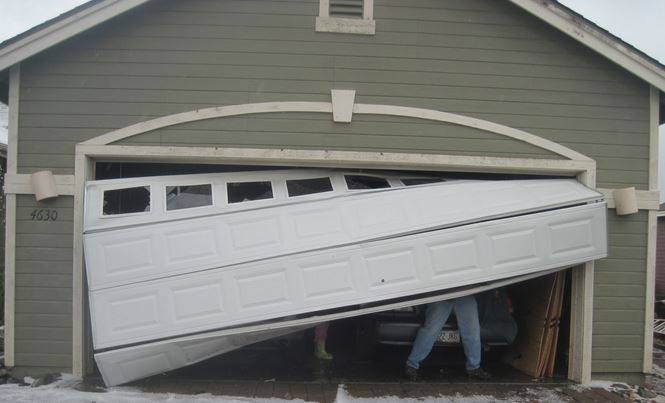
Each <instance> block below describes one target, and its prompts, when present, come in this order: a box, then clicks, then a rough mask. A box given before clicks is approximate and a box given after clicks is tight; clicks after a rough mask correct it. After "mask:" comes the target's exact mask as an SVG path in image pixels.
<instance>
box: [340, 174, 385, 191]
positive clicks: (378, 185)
mask: <svg viewBox="0 0 665 403" xmlns="http://www.w3.org/2000/svg"><path fill="white" fill-rule="evenodd" d="M344 179H345V180H346V187H348V188H349V190H367V189H383V188H389V187H390V185H389V184H388V181H387V180H386V179H385V178H377V177H375V176H366V175H344Z"/></svg>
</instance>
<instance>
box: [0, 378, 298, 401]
mask: <svg viewBox="0 0 665 403" xmlns="http://www.w3.org/2000/svg"><path fill="white" fill-rule="evenodd" d="M24 381H26V383H31V382H32V381H33V380H32V379H31V378H29V377H26V379H24ZM79 385H80V381H79V380H78V379H75V378H72V377H71V376H66V375H65V376H63V377H62V378H61V379H60V380H58V381H56V382H53V383H52V384H49V385H44V386H39V387H31V386H19V385H16V384H6V385H0V402H14V403H37V402H40V403H41V402H49V403H90V402H96V403H148V402H150V403H153V402H168V403H212V402H215V403H247V402H258V403H281V402H285V400H281V399H256V398H245V397H232V396H213V395H211V394H208V393H205V394H199V395H178V394H174V393H145V392H142V391H140V390H139V389H137V388H131V387H114V388H107V389H106V390H105V391H101V392H84V391H80V390H77V389H76V387H77V386H79ZM288 402H293V403H299V402H303V401H302V400H300V399H294V400H289V401H288Z"/></svg>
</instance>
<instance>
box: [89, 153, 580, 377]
mask: <svg viewBox="0 0 665 403" xmlns="http://www.w3.org/2000/svg"><path fill="white" fill-rule="evenodd" d="M257 169H258V170H274V169H275V167H248V166H244V167H238V166H223V165H210V166H201V165H174V164H168V165H167V164H127V163H125V164H119V163H98V164H97V166H96V179H98V180H104V179H111V178H114V179H115V178H119V177H124V178H128V177H144V176H152V175H181V174H194V173H195V174H198V173H209V172H241V171H251V170H257ZM279 169H284V168H283V167H282V168H279ZM294 169H295V168H294ZM345 171H346V172H351V173H353V171H349V170H345ZM356 173H357V174H358V175H357V176H361V174H364V173H365V171H356ZM390 174H394V172H390ZM419 174H420V175H421V176H423V177H427V176H435V175H440V173H429V172H421V173H419ZM351 176H353V175H351ZM445 176H446V177H447V178H454V179H491V180H504V179H525V178H528V179H535V178H536V177H534V176H528V175H519V176H517V175H503V174H493V175H489V174H488V175H481V174H465V173H446V174H445ZM538 179H544V178H543V177H538ZM546 179H554V178H546ZM358 180H359V181H360V182H358V183H360V185H362V186H368V184H367V183H364V182H363V180H362V179H358ZM417 184H418V183H416V185H417ZM404 185H406V186H408V185H407V184H406V183H404ZM347 186H348V179H347ZM370 186H375V184H371V185H370ZM229 189H230V188H229ZM113 200H114V199H113V198H112V197H110V198H109V199H108V200H105V203H106V202H109V203H113ZM231 201H232V200H231V198H230V196H229V203H231ZM104 208H105V209H106V208H107V207H106V206H105V207H104ZM109 208H110V209H109V210H108V211H115V210H113V208H112V207H109ZM520 214H522V213H521V212H520V213H519V214H517V215H520ZM514 216H515V215H513V217H514ZM564 249H565V248H564ZM562 251H564V252H566V251H565V250H563V249H562ZM509 260H510V259H508V260H506V261H509ZM531 281H536V280H531ZM523 284H526V286H525V285H522V286H523V287H526V289H529V288H533V287H534V286H529V285H528V284H529V283H528V282H527V283H523ZM514 287H517V288H514ZM561 289H562V290H563V289H564V287H561ZM567 289H568V290H569V289H570V287H568V288H567ZM511 290H512V291H511ZM514 290H517V291H514ZM519 290H520V287H519V286H510V287H507V289H506V291H507V292H508V293H510V292H515V293H516V295H518V299H519V298H527V297H525V296H524V295H523V294H528V292H520V291H519ZM503 291H504V290H502V292H503ZM493 292H496V291H493ZM567 292H569V291H567ZM490 293H491V292H490ZM535 294H537V295H538V296H540V295H542V294H543V293H542V292H537V293H535ZM560 299H561V301H562V302H563V301H569V299H570V297H569V296H566V297H563V298H560ZM530 305H531V304H529V303H527V302H523V301H522V302H515V304H514V308H515V313H516V315H517V314H518V313H520V312H521V311H520V307H522V308H524V307H527V306H530ZM414 311H415V312H416V313H417V312H418V308H416V309H415V310H414ZM568 311H569V308H565V309H562V310H561V313H560V315H559V316H561V315H569V313H568ZM402 312H406V310H402ZM374 316H376V315H374ZM416 316H417V315H416ZM555 316H556V315H555ZM367 319H368V318H367V317H365V316H358V317H354V318H349V319H341V320H337V321H335V322H333V325H332V326H331V329H330V336H329V340H330V343H331V345H330V349H331V351H332V352H333V354H334V355H335V360H333V364H332V365H323V366H321V365H319V364H320V363H318V361H317V360H314V361H312V360H311V358H312V349H313V347H312V344H311V343H312V341H311V339H312V337H310V334H311V329H309V330H304V331H298V332H294V333H292V334H291V335H289V336H283V337H280V338H271V339H270V340H266V341H263V342H258V343H255V344H252V345H250V346H247V347H244V348H242V349H239V350H236V351H234V352H229V353H227V354H224V355H222V356H219V357H218V358H215V359H212V360H208V361H204V362H203V363H201V364H198V365H194V366H190V367H188V368H186V369H182V370H179V371H174V372H172V374H173V375H177V374H181V375H182V376H185V375H184V374H188V373H190V374H191V373H193V372H195V370H196V369H197V368H206V366H209V365H212V364H211V363H212V362H219V363H224V362H226V364H224V365H223V366H224V367H225V368H229V367H230V368H235V369H234V370H233V371H232V372H231V374H232V375H233V376H240V375H239V374H240V373H243V372H244V371H240V370H239V368H244V367H247V371H246V373H247V374H251V373H252V371H251V370H250V369H251V368H254V367H256V365H254V366H252V365H249V364H243V363H233V361H229V360H233V359H234V357H237V358H238V359H240V358H241V357H247V356H248V355H252V356H257V357H259V358H257V360H259V361H261V362H262V363H263V366H262V368H261V369H263V368H271V369H272V370H274V371H276V372H275V374H280V375H283V374H285V373H288V372H289V371H291V370H289V369H288V368H282V369H281V370H280V369H279V367H278V366H273V365H272V364H271V365H267V363H269V362H271V360H270V359H269V358H270V357H272V356H275V357H278V359H276V360H275V365H277V364H282V365H283V364H284V363H286V366H287V367H289V368H291V367H294V368H302V369H307V371H309V372H307V371H306V373H308V374H309V375H308V376H319V375H320V374H321V373H323V374H327V376H336V377H341V378H346V377H347V376H349V375H348V374H349V373H348V372H344V371H351V372H350V373H354V371H356V372H357V371H358V369H355V370H354V369H353V368H362V367H363V366H365V368H372V366H374V365H375V363H376V362H377V361H376V356H375V355H374V354H372V351H383V350H386V349H387V350H388V352H386V353H385V354H381V355H380V356H381V360H385V359H387V358H389V357H391V353H390V352H391V351H393V350H394V351H396V352H395V353H394V354H395V357H396V358H397V357H399V356H402V357H403V355H404V351H403V350H404V348H405V345H402V348H400V347H399V344H395V343H393V344H390V343H385V342H383V341H381V340H376V338H375V339H374V343H373V344H374V345H373V346H368V344H367V343H368V342H367V341H366V340H365V341H364V343H365V344H363V342H361V339H362V337H361V336H362V335H363V334H364V335H365V336H367V335H368V333H372V332H374V333H376V330H373V331H370V332H368V331H367V330H366V329H367V327H366V324H363V322H366V321H367ZM541 319H542V318H541ZM519 320H527V322H528V321H529V320H531V321H532V320H533V318H530V319H529V318H527V319H524V318H523V317H522V318H520V319H519ZM517 321H518V319H517V318H516V322H517ZM566 323H567V321H566ZM520 326H521V327H522V328H523V329H527V328H528V323H527V324H522V325H520ZM363 329H365V330H363ZM349 330H350V333H349ZM519 333H520V332H518V334H519ZM349 334H352V335H353V337H351V338H350V337H348V335H349ZM450 334H452V333H450ZM370 340H371V339H370ZM516 340H517V339H516ZM370 343H371V341H370ZM547 343H549V344H550V345H551V344H554V345H559V344H561V343H566V345H565V346H563V348H558V349H557V350H558V351H567V340H566V338H565V337H559V338H558V339H557V340H556V341H552V340H549V341H546V342H545V344H547ZM511 344H512V343H511ZM527 344H528V343H527ZM541 344H542V343H541ZM362 345H365V348H359V346H362ZM387 345H390V346H392V347H395V346H397V348H388V347H386V346H387ZM490 347H498V346H490ZM501 347H506V346H501ZM530 348H532V347H530V346H527V347H524V349H525V350H524V351H527V350H528V351H530V350H529V349H530ZM548 348H550V349H551V347H548ZM103 349H104V347H102V350H103ZM400 350H402V351H400ZM492 350H496V348H491V349H490V350H488V359H487V360H486V361H489V362H496V363H497V365H504V366H505V364H504V363H505V361H506V360H507V358H505V357H506V354H508V355H510V353H509V352H506V351H504V353H503V354H502V357H503V358H501V360H498V359H496V357H495V356H494V355H492V354H495V353H492V354H490V353H489V351H492ZM504 350H505V349H504ZM450 351H458V352H459V351H460V350H459V349H454V348H452V349H451V350H450ZM257 352H258V353H257ZM287 352H288V353H289V354H293V357H291V358H289V359H285V357H284V356H281V358H279V357H280V354H284V353H287ZM257 354H258V355H257ZM437 354H438V353H436V352H435V354H433V355H432V358H431V359H432V360H434V362H435V361H436V356H437ZM512 354H513V356H512V360H513V361H515V360H521V359H523V358H524V357H522V356H519V357H518V355H519V354H522V355H523V352H512ZM453 355H454V353H449V354H446V356H447V357H448V356H451V357H452V356H453ZM555 356H557V355H556V354H555ZM559 356H560V357H564V358H558V360H559V361H560V362H564V363H565V355H561V354H559ZM298 357H300V358H298ZM492 357H494V358H492ZM528 358H529V359H531V357H528ZM381 360H380V361H379V362H381ZM241 361H242V360H241ZM396 361H400V360H399V359H396ZM401 361H402V362H403V359H402V360H401ZM449 361H453V362H454V360H449ZM243 362H251V360H244V361H243ZM554 362H555V364H553V371H554V372H557V373H561V368H564V369H565V368H566V365H562V364H559V365H558V366H557V365H556V360H554ZM298 363H301V364H302V365H300V364H298ZM539 365H540V364H539ZM548 365H550V364H548ZM368 366H369V367H368ZM259 367H260V366H259ZM391 367H392V366H390V365H380V366H379V368H380V369H387V368H391ZM427 367H428V365H426V366H425V368H427ZM341 368H344V369H345V370H344V371H342V372H340V369H341ZM397 368H399V370H398V372H399V371H401V369H402V366H401V365H398V366H397ZM254 369H256V368H254ZM374 369H375V370H374V371H369V372H372V373H377V371H376V369H377V368H374ZM557 369H558V371H557ZM221 371H222V372H224V370H221ZM322 371H323V372H322ZM361 372H362V371H361ZM502 372H505V371H502ZM564 372H565V370H564ZM378 373H379V374H380V373H385V371H383V372H382V371H378ZM302 374H303V373H302V372H301V375H302ZM385 375H386V376H388V375H389V374H385ZM247 376H250V375H247ZM303 376H304V375H303ZM357 376H360V377H362V375H357ZM366 376H370V375H366ZM372 376H374V375H372ZM391 376H396V375H395V374H393V375H391ZM564 376H565V373H564ZM261 377H263V375H260V374H259V378H261ZM273 378H274V376H273Z"/></svg>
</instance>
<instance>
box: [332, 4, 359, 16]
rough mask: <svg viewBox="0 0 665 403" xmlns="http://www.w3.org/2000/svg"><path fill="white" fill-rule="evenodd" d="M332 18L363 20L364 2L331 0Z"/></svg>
mask: <svg viewBox="0 0 665 403" xmlns="http://www.w3.org/2000/svg"><path fill="white" fill-rule="evenodd" d="M330 16H331V17H337V18H363V0H330Z"/></svg>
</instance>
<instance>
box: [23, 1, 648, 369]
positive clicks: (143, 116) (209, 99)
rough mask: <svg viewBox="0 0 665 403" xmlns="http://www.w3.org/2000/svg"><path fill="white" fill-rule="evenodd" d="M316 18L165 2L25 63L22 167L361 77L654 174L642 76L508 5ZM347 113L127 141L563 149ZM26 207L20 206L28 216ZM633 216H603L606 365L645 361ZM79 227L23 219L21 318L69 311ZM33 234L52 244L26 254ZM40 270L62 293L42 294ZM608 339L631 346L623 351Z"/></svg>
mask: <svg viewBox="0 0 665 403" xmlns="http://www.w3.org/2000/svg"><path fill="white" fill-rule="evenodd" d="M317 14H318V1H315V0H302V1H297V0H288V1H287V0H284V1H282V0H225V1H217V0H191V1H186V2H184V1H175V0H165V1H160V2H153V3H151V4H148V5H147V6H144V7H141V8H139V9H137V10H134V11H132V12H130V13H128V14H126V15H123V16H121V17H118V18H116V19H115V20H113V21H111V22H110V23H106V24H104V25H102V26H100V27H98V28H95V29H92V30H91V31H89V32H87V33H85V34H83V35H80V36H79V37H77V38H74V39H73V40H70V41H67V42H65V43H63V44H62V45H59V46H56V47H54V48H52V49H50V50H48V51H46V52H44V53H43V54H41V55H38V56H36V57H33V58H31V59H30V60H28V61H27V62H25V63H23V64H22V77H21V78H22V81H21V99H20V113H21V115H20V119H19V146H18V151H19V160H18V165H19V172H21V173H31V172H34V171H38V170H42V169H51V170H53V171H54V172H55V173H59V174H73V172H74V156H73V150H74V146H75V144H76V143H78V142H81V141H85V140H87V139H90V138H92V137H95V136H98V135H101V134H103V133H106V132H109V131H112V130H115V129H118V128H121V127H125V126H128V125H131V124H134V123H138V122H142V121H145V120H149V119H154V118H157V117H160V116H165V115H170V114H174V113H180V112H185V111H191V110H195V109H200V108H206V107H213V106H223V105H235V104H244V103H254V102H272V101H314V102H324V101H325V102H329V101H330V89H333V88H340V89H349V88H350V89H355V90H356V91H357V93H356V102H357V103H368V104H388V105H401V106H411V107H418V108H426V109H434V110H441V111H446V112H451V113H457V114H462V115H467V116H471V117H476V118H480V119H485V120H488V121H492V122H497V123H500V124H504V125H508V126H512V127H516V128H519V129H523V130H526V131H528V132H531V133H533V134H535V135H538V136H542V137H544V138H547V139H549V140H552V141H554V142H557V143H561V144H563V145H565V146H567V147H570V148H572V149H574V150H576V151H579V152H581V153H583V154H586V155H588V156H590V157H591V158H593V159H595V160H596V162H597V166H598V175H597V177H598V186H600V187H609V188H618V187H626V186H635V187H636V188H638V189H646V188H647V179H648V147H649V136H648V129H649V128H648V117H649V104H648V93H649V89H648V86H647V85H646V84H645V83H643V82H641V81H639V80H638V79H636V78H634V77H633V76H631V75H630V74H628V73H625V72H624V71H623V70H621V69H620V68H619V67H617V66H615V65H613V64H612V63H611V62H608V61H606V60H605V59H603V58H602V57H600V56H598V55H596V54H594V53H593V52H592V51H590V50H588V49H586V48H584V47H583V46H582V45H579V44H577V43H576V42H575V41H574V40H572V39H568V38H567V37H565V36H563V35H562V34H560V33H559V32H557V31H556V30H554V29H551V28H549V27H546V26H545V24H544V23H542V22H540V21H539V20H537V19H535V18H533V17H532V16H529V15H527V14H526V13H524V12H522V11H520V10H519V9H517V8H516V7H514V6H512V5H510V4H508V2H507V1H501V2H500V1H494V0H474V1H469V0H417V1H415V0H414V1H410V2H408V4H406V3H405V2H403V1H401V0H375V10H374V15H375V19H376V21H377V30H376V31H377V33H376V35H375V36H364V35H343V34H333V33H316V32H314V22H315V16H316V15H317ZM353 120H354V121H353V123H352V124H350V125H349V124H335V123H332V122H331V119H330V116H329V115H324V114H274V115H256V116H246V117H237V118H228V119H215V120H210V121H204V122H195V123H190V124H185V125H179V126H174V127H171V128H166V129H162V130H157V131H155V132H151V133H147V134H145V135H141V136H137V137H135V138H132V139H128V140H126V141H124V143H126V144H134V145H159V144H166V145H192V146H249V147H265V148H282V147H293V148H305V149H316V148H326V149H345V150H369V151H383V150H388V151H409V152H431V153H442V154H453V155H490V156H502V157H521V158H524V157H528V158H551V157H552V155H551V154H550V153H548V152H546V151H543V150H539V149H536V148H534V147H532V146H529V145H526V144H523V143H520V142H515V141H512V140H509V139H506V138H503V137H500V136H496V135H493V134H489V133H483V132H480V131H477V130H474V129H469V128H462V127H459V126H455V125H449V124H435V123H433V122H426V121H417V120H415V119H406V118H396V117H381V116H362V115H356V116H354V119H353ZM31 207H32V206H30V205H26V204H20V205H19V216H20V217H25V214H26V213H28V212H29V209H30V208H31ZM63 210H64V211H63V217H65V216H64V214H67V213H66V211H67V210H68V209H63ZM69 211H71V209H70V208H69ZM637 217H638V218H631V217H628V218H624V217H622V218H612V219H611V220H610V222H609V240H610V258H608V259H604V260H602V261H600V262H599V263H598V266H597V267H598V270H597V274H596V281H595V291H596V296H595V307H596V315H595V316H596V318H595V321H594V364H593V366H594V370H595V371H603V372H606V371H624V372H625V371H633V370H634V371H638V370H640V369H641V367H640V365H641V355H640V354H641V353H640V351H641V349H642V347H643V346H642V343H643V341H642V334H643V327H644V326H643V320H644V319H643V318H644V282H645V274H644V273H645V269H644V266H645V261H646V251H645V245H646V218H645V216H644V214H640V215H638V216H637ZM63 219H64V218H63ZM67 219H68V220H69V219H70V218H69V217H68V218H67ZM22 220H24V218H22ZM70 236H71V224H70V223H69V222H58V223H49V226H48V227H46V226H45V225H44V224H40V223H32V222H27V221H20V222H19V234H18V238H17V243H18V244H19V249H18V251H17V253H18V255H19V256H20V259H25V260H19V261H17V271H18V273H17V282H18V283H19V284H21V285H20V288H19V290H20V291H21V292H22V294H21V296H22V298H23V299H22V300H21V303H20V304H19V306H17V312H18V316H19V317H20V316H21V315H32V314H35V315H41V314H51V315H62V318H63V319H64V318H69V316H68V315H71V309H67V308H66V301H65V300H66V299H67V297H66V296H65V294H66V293H67V291H66V288H64V287H60V285H62V284H64V283H66V281H67V278H66V276H67V275H68V274H70V273H71V264H70V262H69V261H67V256H68V254H67V253H68V252H65V250H70V249H71V248H70V247H69V246H67V245H66V242H64V241H62V240H61V239H60V237H70ZM30 242H33V243H38V244H39V245H45V246H43V247H40V248H39V249H35V251H34V253H31V252H30V251H29V249H26V248H29V247H31V246H33V245H31V244H30ZM51 252H52V253H53V257H54V259H53V262H52V265H51V264H47V262H49V261H48V260H46V259H47V256H49V254H50V253H51ZM60 259H63V260H60ZM41 274H49V276H44V277H43V279H41V280H40V278H41V277H40V275H41ZM40 282H41V285H47V286H48V288H52V290H50V291H48V292H45V293H43V294H40V293H41V291H42V288H40ZM40 295H44V296H48V298H49V299H48V301H51V302H52V303H53V305H49V304H45V303H44V302H45V298H41V299H40V298H39V296H40ZM61 298H62V300H61ZM614 313H616V316H614ZM26 317H27V318H28V319H44V320H46V318H42V317H41V316H37V317H31V316H26ZM624 319H625V320H624ZM21 320H22V321H23V322H22V323H25V320H24V319H21ZM28 321H29V320H28ZM63 323H64V322H63ZM29 329H30V327H26V328H25V332H28V333H25V332H24V333H21V335H22V336H25V339H24V338H21V339H20V340H21V341H20V342H21V343H26V344H23V345H22V346H21V348H22V350H21V353H22V354H27V351H28V350H29V344H27V343H31V342H34V341H35V337H38V334H37V333H36V332H33V333H30V332H29ZM57 329H59V330H60V328H57ZM65 333H66V332H65ZM70 333H71V332H70ZM31 335H32V336H31ZM55 341H62V340H60V339H57V340H55ZM54 347H55V346H54ZM612 347H620V348H621V349H622V351H621V353H620V354H617V355H616V356H612V355H611V354H609V353H608V351H610V350H611V348H612ZM58 351H60V350H58ZM19 357H25V358H26V359H27V358H28V356H27V355H23V356H21V355H20V354H19ZM54 364H55V363H54ZM35 365H36V364H35Z"/></svg>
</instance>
